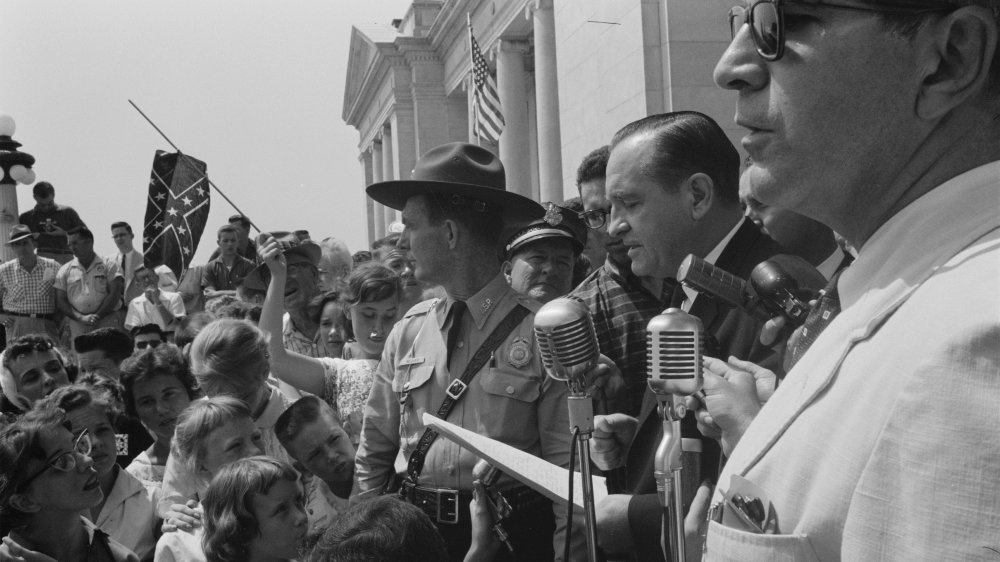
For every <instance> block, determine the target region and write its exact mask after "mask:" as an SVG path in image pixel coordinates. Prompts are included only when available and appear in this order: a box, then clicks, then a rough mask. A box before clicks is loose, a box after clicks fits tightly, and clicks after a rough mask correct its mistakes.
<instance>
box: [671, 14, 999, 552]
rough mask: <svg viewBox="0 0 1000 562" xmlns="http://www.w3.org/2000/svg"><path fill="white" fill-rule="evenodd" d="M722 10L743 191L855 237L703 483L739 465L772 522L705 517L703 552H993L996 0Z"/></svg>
mask: <svg viewBox="0 0 1000 562" xmlns="http://www.w3.org/2000/svg"><path fill="white" fill-rule="evenodd" d="M776 4H777V5H776ZM890 4H891V5H890ZM845 8H849V9H845ZM750 10H753V11H752V13H749V14H748V13H747V12H749V11H750ZM779 11H780V12H783V13H779ZM731 16H732V21H733V34H734V38H733V42H732V44H731V45H730V46H729V48H728V49H727V51H726V52H725V54H724V55H723V56H722V59H721V60H720V61H719V64H718V66H717V68H716V70H715V80H716V82H717V83H718V84H719V85H721V86H722V87H724V88H728V89H733V90H736V91H737V92H738V102H737V110H736V121H737V123H738V124H739V125H741V126H743V127H745V128H747V129H749V131H750V133H749V134H748V135H747V136H746V137H745V138H744V139H743V146H744V148H745V149H746V150H747V151H748V152H749V154H750V157H751V158H752V159H753V165H752V166H751V167H750V168H749V170H748V171H747V174H748V178H747V180H748V181H749V182H750V186H751V193H752V194H753V196H754V197H755V198H757V199H759V200H760V201H762V202H764V203H766V204H768V205H774V206H778V207H785V208H788V209H792V210H794V211H796V212H798V213H801V214H804V215H807V216H810V217H812V218H815V219H817V220H819V221H821V222H823V223H825V224H827V225H828V226H830V227H831V228H833V229H834V230H835V231H837V232H839V233H841V234H842V235H844V236H845V238H846V239H847V240H849V241H850V242H851V243H852V244H853V245H854V246H855V247H857V248H858V249H859V252H860V253H859V256H858V259H857V261H855V262H854V264H853V265H852V266H851V267H849V268H848V269H847V270H846V271H845V272H844V274H843V275H842V276H841V278H840V281H839V283H838V290H839V294H840V301H841V307H842V312H841V313H840V315H839V316H837V317H836V318H835V319H834V320H833V322H832V323H831V324H830V325H829V326H828V327H827V328H826V330H825V331H824V332H823V333H822V334H821V335H820V336H819V338H818V339H817V341H816V342H815V344H814V345H813V346H812V347H811V348H810V349H809V350H808V351H807V352H806V353H805V355H803V357H802V359H801V360H800V361H799V362H798V363H797V364H796V365H795V367H794V368H793V369H792V370H791V371H790V372H789V373H788V374H787V376H786V378H785V379H784V381H783V382H782V384H781V385H780V386H779V387H778V389H777V391H776V392H775V394H774V395H773V396H772V397H771V398H770V400H769V401H768V402H767V403H766V405H764V407H763V408H762V409H761V411H760V412H759V414H758V415H757V417H756V419H754V421H753V422H752V423H751V424H750V425H749V427H748V428H747V429H746V431H745V433H744V434H743V435H742V438H741V439H740V440H739V442H738V444H737V445H736V447H735V449H734V450H733V451H732V455H731V457H730V459H729V461H728V464H727V465H726V468H725V470H724V472H723V474H722V476H721V477H720V481H719V485H718V489H717V491H716V493H715V497H713V498H712V500H711V503H712V504H717V503H721V500H722V495H721V490H727V489H729V487H730V486H731V483H730V478H731V477H732V476H733V475H740V476H743V477H745V478H746V479H748V480H750V481H751V482H753V483H754V484H756V485H757V486H759V487H760V488H761V489H762V490H763V491H764V492H765V493H766V494H767V496H768V498H769V499H770V502H771V505H772V507H773V509H774V513H775V514H776V517H777V519H776V520H777V525H776V526H777V533H775V534H755V533H751V532H747V531H745V530H743V529H740V528H737V525H734V524H729V523H725V524H724V523H719V522H714V521H713V522H711V523H710V524H709V526H708V528H707V537H706V540H707V550H706V552H707V554H706V559H709V560H840V559H844V560H969V559H977V560H978V559H1000V430H998V423H1000V118H998V115H1000V60H998V59H1000V56H998V53H997V44H998V35H1000V31H998V30H1000V23H998V19H1000V2H998V1H997V0H971V1H968V2H948V1H945V0H941V1H937V0H935V1H932V2H923V1H922V2H919V3H918V2H895V3H892V2H889V0H864V1H857V0H850V1H845V0H838V1H837V2H830V3H829V4H827V3H825V2H824V1H822V0H820V1H819V2H815V3H813V2H810V3H792V2H787V3H781V2H776V1H775V2H772V1H767V0H765V1H761V2H756V3H754V5H753V7H752V8H746V9H744V7H742V6H740V7H737V8H734V9H733V11H732V12H731ZM755 24H759V26H760V27H758V28H756V29H755ZM758 30H759V31H758ZM734 376H735V375H734ZM716 382H718V380H717V379H716ZM709 409H710V411H711V407H710V408H709ZM705 531H706V530H705V529H703V532H705ZM698 538H699V537H698V536H697V535H694V534H692V535H689V539H693V540H691V542H695V543H697V542H700V541H699V540H698ZM692 550H693V549H692Z"/></svg>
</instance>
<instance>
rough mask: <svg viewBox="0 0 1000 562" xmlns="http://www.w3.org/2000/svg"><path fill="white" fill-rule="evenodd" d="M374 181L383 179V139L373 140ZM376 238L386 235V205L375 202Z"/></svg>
mask: <svg viewBox="0 0 1000 562" xmlns="http://www.w3.org/2000/svg"><path fill="white" fill-rule="evenodd" d="M371 151H372V183H378V182H380V181H382V177H383V176H382V141H381V140H380V139H376V140H374V141H372V147H371ZM374 213H375V239H376V240H378V239H379V238H382V237H383V236H385V205H383V204H381V203H375V206H374Z"/></svg>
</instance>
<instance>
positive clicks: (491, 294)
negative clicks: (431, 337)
mask: <svg viewBox="0 0 1000 562" xmlns="http://www.w3.org/2000/svg"><path fill="white" fill-rule="evenodd" d="M510 290H511V288H510V285H508V284H507V279H505V278H504V276H503V274H502V273H497V275H496V277H494V278H493V279H492V280H491V281H490V282H489V283H487V284H486V286H485V287H483V288H482V289H479V291H478V292H476V294H474V295H472V296H471V297H469V298H468V299H466V301H465V305H466V306H467V307H468V310H469V316H470V317H471V318H472V321H473V322H474V323H475V324H476V328H477V329H480V330H482V329H483V325H485V324H486V321H487V320H488V319H489V317H490V315H491V314H492V313H493V310H495V309H496V308H497V304H498V303H499V302H500V299H502V298H503V296H504V294H505V293H507V292H508V291H510ZM454 303H455V300H454V299H452V298H451V296H449V297H448V298H447V304H446V306H445V310H444V316H443V317H442V318H447V315H448V312H449V311H451V307H452V305H453V304H454Z"/></svg>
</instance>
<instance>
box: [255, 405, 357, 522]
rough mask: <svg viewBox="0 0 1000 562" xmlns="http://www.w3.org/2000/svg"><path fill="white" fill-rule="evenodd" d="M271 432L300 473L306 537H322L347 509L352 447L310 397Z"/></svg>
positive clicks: (327, 411)
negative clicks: (305, 515)
mask: <svg viewBox="0 0 1000 562" xmlns="http://www.w3.org/2000/svg"><path fill="white" fill-rule="evenodd" d="M274 432H275V434H276V435H277V436H278V441H280V442H281V445H282V447H284V448H285V450H286V451H287V452H288V454H289V455H290V456H291V457H292V459H294V461H295V462H294V466H295V469H296V470H298V471H299V472H300V473H302V476H303V485H304V486H305V489H306V494H307V499H306V513H307V514H308V515H309V535H310V536H313V535H315V534H317V533H321V532H322V531H323V529H325V528H326V527H327V526H329V524H330V523H331V522H332V521H333V519H334V518H335V517H336V516H337V515H338V514H339V513H343V512H344V511H345V510H346V509H347V505H348V501H347V499H348V497H350V495H351V490H352V489H353V487H354V453H355V451H354V446H353V445H351V441H350V439H349V438H348V436H347V432H346V431H344V428H343V426H341V424H340V419H339V418H338V417H337V414H336V412H334V411H333V408H331V407H330V405H329V404H327V403H326V402H323V401H322V400H320V399H319V398H317V397H315V396H312V395H308V396H305V397H303V398H300V399H299V400H297V401H296V402H295V403H293V404H292V405H291V406H289V407H288V409H286V410H285V411H284V412H283V413H282V414H281V416H279V417H278V421H277V422H275V424H274Z"/></svg>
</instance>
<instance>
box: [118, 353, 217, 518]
mask: <svg viewBox="0 0 1000 562" xmlns="http://www.w3.org/2000/svg"><path fill="white" fill-rule="evenodd" d="M121 383H122V385H124V387H125V412H126V413H127V414H128V415H130V416H132V417H133V418H136V419H138V420H139V421H140V422H141V423H142V425H143V427H145V428H146V431H148V432H149V434H150V435H151V436H153V444H152V445H150V446H149V448H148V449H146V450H145V451H143V452H141V453H139V455H138V456H137V457H135V458H134V459H133V460H132V463H131V464H129V465H128V466H127V467H126V468H125V470H126V471H128V473H129V474H131V475H132V476H135V477H136V478H138V479H139V481H140V482H142V483H143V484H144V485H145V486H146V488H147V489H149V490H150V492H151V493H152V494H153V495H154V498H155V497H158V496H159V492H160V487H161V485H162V484H163V473H164V471H165V470H166V468H167V456H168V455H169V454H170V442H171V440H172V439H173V436H174V426H175V425H177V417H178V416H179V415H180V414H181V412H183V411H184V409H185V408H187V407H188V405H189V404H190V403H191V400H193V399H195V398H196V397H197V395H198V387H197V384H196V383H195V381H194V376H193V375H192V374H191V369H190V367H188V363H187V360H186V359H185V358H184V354H183V353H181V350H180V349H178V348H177V346H175V345H173V344H164V345H161V346H158V347H155V348H152V349H146V350H145V351H143V352H141V353H139V354H137V355H133V356H132V357H129V358H128V359H126V360H125V362H124V363H122V368H121ZM154 502H155V500H154Z"/></svg>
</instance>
